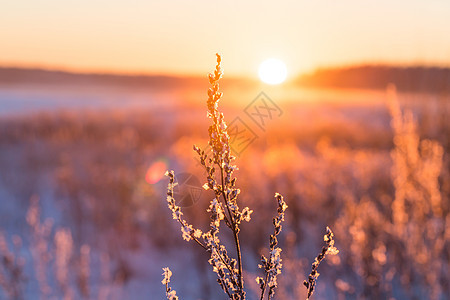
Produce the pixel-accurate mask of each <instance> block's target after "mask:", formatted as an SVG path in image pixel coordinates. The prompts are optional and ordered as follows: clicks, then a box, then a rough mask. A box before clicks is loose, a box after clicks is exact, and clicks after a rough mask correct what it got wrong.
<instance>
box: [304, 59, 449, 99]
mask: <svg viewBox="0 0 450 300" xmlns="http://www.w3.org/2000/svg"><path fill="white" fill-rule="evenodd" d="M297 83H298V84H300V85H302V86H307V87H333V88H364V89H384V88H386V86H387V85H388V84H390V83H393V84H395V85H396V86H397V88H398V89H399V90H402V91H410V92H436V93H449V92H450V68H440V67H392V66H370V65H367V66H354V67H343V68H324V69H319V70H317V71H315V72H313V73H311V74H307V75H303V76H301V77H299V79H298V81H297Z"/></svg>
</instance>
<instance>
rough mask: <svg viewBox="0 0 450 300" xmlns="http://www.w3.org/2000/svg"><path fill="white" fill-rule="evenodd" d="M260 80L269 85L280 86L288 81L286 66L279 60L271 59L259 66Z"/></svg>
mask: <svg viewBox="0 0 450 300" xmlns="http://www.w3.org/2000/svg"><path fill="white" fill-rule="evenodd" d="M258 74H259V78H260V79H261V80H262V81H263V82H265V83H268V84H280V83H282V82H283V81H285V80H286V77H287V68H286V65H285V64H284V63H283V62H282V61H281V60H279V59H276V58H270V59H267V60H265V61H263V62H262V63H261V65H260V66H259V71H258Z"/></svg>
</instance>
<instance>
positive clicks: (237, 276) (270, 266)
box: [165, 54, 287, 299]
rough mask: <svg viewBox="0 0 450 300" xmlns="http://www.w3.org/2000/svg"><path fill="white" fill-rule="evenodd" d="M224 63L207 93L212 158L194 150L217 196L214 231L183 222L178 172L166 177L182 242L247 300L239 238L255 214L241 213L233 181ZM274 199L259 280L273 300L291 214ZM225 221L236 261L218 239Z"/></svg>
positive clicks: (235, 294)
mask: <svg viewBox="0 0 450 300" xmlns="http://www.w3.org/2000/svg"><path fill="white" fill-rule="evenodd" d="M220 62H221V57H220V55H218V54H217V66H216V69H215V71H214V72H213V73H210V74H209V77H208V78H209V82H210V84H211V87H210V88H209V89H208V101H207V109H208V111H207V116H208V117H209V118H210V119H212V124H211V125H210V126H209V129H208V133H209V146H210V147H211V149H212V152H211V154H210V155H208V154H207V153H205V151H204V150H201V149H200V148H199V147H197V146H195V145H194V150H195V152H197V153H198V155H199V157H200V162H201V165H202V166H203V168H204V169H205V170H206V174H207V175H206V183H205V184H204V185H203V188H204V189H206V190H212V191H213V192H214V198H213V199H212V200H211V203H210V206H209V208H208V212H209V213H210V217H211V222H210V228H209V230H208V231H206V232H203V231H201V230H200V229H194V228H193V227H192V225H190V224H188V223H187V221H186V220H184V219H183V213H182V212H181V208H180V207H179V206H177V205H176V202H175V199H174V197H173V189H174V187H175V185H176V182H175V174H174V172H173V171H170V172H167V173H166V175H167V176H168V177H169V186H168V192H167V202H168V205H169V208H170V210H171V211H172V217H173V218H174V219H175V220H177V221H178V222H179V223H180V224H181V232H182V235H183V239H185V240H186V241H190V240H194V241H195V242H196V243H197V244H199V245H200V246H201V247H202V248H203V249H205V250H206V251H208V252H209V253H210V259H209V263H210V264H211V266H212V268H213V271H214V272H215V273H216V274H217V276H218V279H217V282H218V283H219V285H220V286H221V288H222V289H223V291H224V292H225V293H226V294H227V295H228V297H229V298H230V299H245V295H246V292H245V291H244V279H243V272H242V253H241V245H240V241H239V232H240V225H241V223H242V222H243V221H246V222H249V221H250V219H251V214H252V212H253V211H252V210H251V209H249V208H248V207H245V208H243V209H240V208H239V206H238V201H237V198H238V195H239V193H240V190H239V189H238V188H237V187H236V177H234V176H233V172H234V171H235V170H237V166H236V165H234V160H235V157H234V156H233V155H232V154H231V149H230V137H229V135H228V132H227V125H226V122H225V118H224V116H223V114H222V113H221V112H219V110H218V104H219V100H220V98H221V97H222V93H221V92H219V80H220V78H221V77H222V74H223V72H222V68H221V65H220ZM275 197H276V199H277V201H278V206H279V208H278V212H279V215H278V217H276V218H274V225H275V234H274V235H272V236H271V243H270V244H271V247H270V249H271V254H270V258H269V260H267V259H266V258H264V260H265V262H266V263H263V266H262V267H263V268H264V272H265V274H266V279H265V280H264V279H262V278H258V282H260V283H261V286H262V288H263V290H262V293H264V289H265V288H266V286H268V287H269V291H270V293H271V294H270V295H273V293H274V290H275V287H276V275H278V274H279V273H280V272H281V258H280V252H281V249H280V248H277V247H276V245H277V241H276V235H278V234H279V233H280V231H281V221H283V220H284V211H285V210H286V208H287V205H286V203H285V202H284V201H283V197H282V196H281V195H279V194H276V195H275ZM222 221H223V222H224V223H225V225H226V226H227V227H228V228H229V229H230V230H231V232H232V234H233V239H234V244H235V253H236V256H235V258H234V257H231V256H230V255H229V254H228V250H227V249H226V247H225V245H224V244H223V243H222V241H221V240H220V238H219V231H220V225H221V222H222ZM165 272H166V271H165ZM269 297H270V296H269Z"/></svg>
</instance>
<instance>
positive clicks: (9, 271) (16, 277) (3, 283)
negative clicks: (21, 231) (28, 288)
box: [0, 231, 26, 299]
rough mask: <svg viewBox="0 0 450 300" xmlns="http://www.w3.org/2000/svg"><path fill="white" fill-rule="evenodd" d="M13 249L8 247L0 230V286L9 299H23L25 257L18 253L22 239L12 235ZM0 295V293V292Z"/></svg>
mask: <svg viewBox="0 0 450 300" xmlns="http://www.w3.org/2000/svg"><path fill="white" fill-rule="evenodd" d="M12 242H13V246H14V247H13V250H12V251H11V250H10V249H9V247H8V243H7V240H6V237H5V235H4V233H3V232H2V231H0V287H1V288H2V289H3V290H4V292H5V296H7V297H8V298H9V299H23V288H24V283H25V280H26V278H25V275H24V272H23V269H24V265H25V259H24V258H23V257H22V256H20V255H19V250H20V248H21V246H22V239H21V238H20V237H19V236H16V235H15V236H13V239H12ZM0 295H1V294H0Z"/></svg>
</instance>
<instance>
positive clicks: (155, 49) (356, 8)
mask: <svg viewBox="0 0 450 300" xmlns="http://www.w3.org/2000/svg"><path fill="white" fill-rule="evenodd" d="M1 7H2V8H1V10H0V41H1V42H0V65H8V66H38V67H47V68H60V69H68V70H76V71H108V72H109V71H114V72H131V73H134V72H138V73H140V72H143V73H150V74H177V75H180V74H205V73H206V72H208V71H209V70H211V68H212V67H213V66H214V64H215V55H214V53H215V52H220V53H221V54H222V55H223V59H224V60H223V63H224V67H225V71H226V72H227V73H228V74H232V75H250V76H256V73H257V68H258V64H259V63H260V62H261V61H262V60H264V59H265V58H268V57H277V58H280V59H282V60H284V61H285V62H286V64H287V65H288V71H289V73H290V74H291V75H292V74H297V73H301V72H305V71H309V70H311V69H313V68H316V67H320V66H326V65H346V64H353V63H362V62H388V63H399V64H417V63H419V64H440V65H446V66H449V65H450V1H448V0H430V1H422V0H409V1H405V0H396V1H387V0H378V1H361V0H351V1H346V0H340V1H336V0H329V1H311V0H295V1H294V0H293V1H273V0H272V1H253V0H252V1H220V2H219V1H213V0H209V1H204V0H198V1H186V0H168V1H150V0H146V1H144V0H141V1H138V0H128V1H124V0H108V1H107V0H91V1H87V0H64V1H60V0H39V1H24V0H14V1H4V2H3V3H2V5H1Z"/></svg>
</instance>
